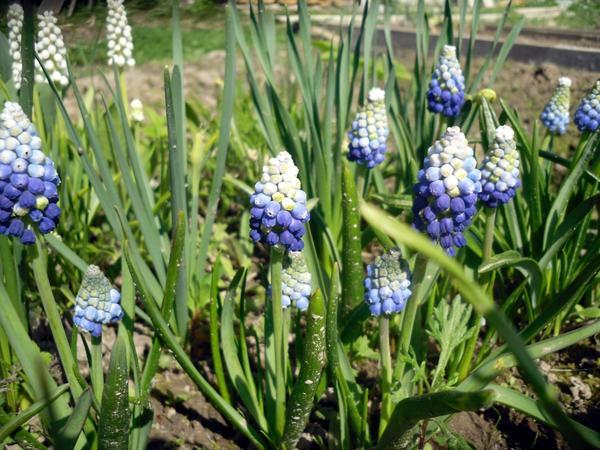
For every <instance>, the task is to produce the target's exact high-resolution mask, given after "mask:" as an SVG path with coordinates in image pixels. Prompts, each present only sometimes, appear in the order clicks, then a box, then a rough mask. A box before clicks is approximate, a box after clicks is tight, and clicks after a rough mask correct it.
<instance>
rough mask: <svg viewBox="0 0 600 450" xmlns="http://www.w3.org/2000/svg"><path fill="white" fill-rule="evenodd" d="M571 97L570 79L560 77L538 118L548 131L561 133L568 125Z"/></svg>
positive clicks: (564, 131)
mask: <svg viewBox="0 0 600 450" xmlns="http://www.w3.org/2000/svg"><path fill="white" fill-rule="evenodd" d="M570 99H571V79H570V78H568V77H560V78H559V79H558V85H557V86H556V90H555V91H554V94H553V95H552V98H551V99H550V101H549V102H548V104H546V106H545V107H544V110H543V111H542V114H541V115H540V120H541V121H542V123H543V124H544V125H545V126H546V128H548V130H549V131H550V133H552V134H558V135H563V134H565V133H566V131H567V126H568V125H569V103H570Z"/></svg>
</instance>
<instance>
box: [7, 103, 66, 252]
mask: <svg viewBox="0 0 600 450" xmlns="http://www.w3.org/2000/svg"><path fill="white" fill-rule="evenodd" d="M59 184H60V178H59V176H58V174H57V172H56V169H55V168H54V162H52V160H51V159H50V158H48V157H47V156H46V155H45V154H44V152H43V151H42V141H41V139H40V137H39V136H38V133H37V131H36V129H35V126H34V125H33V124H32V123H31V122H30V121H29V119H28V118H27V116H26V115H25V113H24V112H23V110H22V109H21V107H20V106H19V104H18V103H13V102H6V103H5V104H4V110H3V111H2V113H1V114H0V234H3V235H5V236H14V237H18V238H19V239H20V240H21V242H22V243H23V244H33V243H34V242H35V234H34V232H33V229H32V228H37V229H38V230H39V232H40V233H42V234H46V233H50V232H51V231H53V230H54V229H55V228H56V224H57V222H58V219H59V218H60V208H59V207H58V205H57V204H56V202H57V201H58V191H57V186H58V185H59Z"/></svg>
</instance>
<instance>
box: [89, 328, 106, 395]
mask: <svg viewBox="0 0 600 450" xmlns="http://www.w3.org/2000/svg"><path fill="white" fill-rule="evenodd" d="M90 377H91V379H92V387H93V388H94V395H95V396H96V400H98V401H99V402H101V401H102V391H103V390H104V369H103V367H102V335H100V336H92V367H91V368H90Z"/></svg>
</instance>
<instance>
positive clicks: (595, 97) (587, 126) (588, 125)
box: [573, 78, 600, 133]
mask: <svg viewBox="0 0 600 450" xmlns="http://www.w3.org/2000/svg"><path fill="white" fill-rule="evenodd" d="M573 122H575V125H577V129H578V130H579V131H590V132H592V133H593V132H595V131H597V130H598V127H599V126H600V78H599V79H598V80H597V81H596V84H595V85H594V87H593V88H592V90H591V91H590V92H588V94H587V95H586V96H585V97H583V100H581V103H580V104H579V106H578V107H577V111H575V117H574V118H573Z"/></svg>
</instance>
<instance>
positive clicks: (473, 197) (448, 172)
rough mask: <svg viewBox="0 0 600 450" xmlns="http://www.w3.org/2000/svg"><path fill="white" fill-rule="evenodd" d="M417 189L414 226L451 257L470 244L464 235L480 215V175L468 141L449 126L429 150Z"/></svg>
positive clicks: (414, 204)
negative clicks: (478, 213) (476, 215)
mask: <svg viewBox="0 0 600 450" xmlns="http://www.w3.org/2000/svg"><path fill="white" fill-rule="evenodd" d="M418 176H419V181H418V182H417V183H416V184H415V186H414V196H415V198H414V202H413V209H412V210H413V226H414V227H415V228H417V229H418V230H420V231H422V232H426V233H427V234H428V235H429V236H430V237H431V239H432V240H433V241H435V242H438V243H439V244H440V245H441V246H442V247H443V248H444V250H446V252H447V253H448V254H449V255H451V256H452V255H454V254H455V249H454V247H463V246H464V245H466V243H467V241H466V239H465V237H464V236H463V232H464V231H465V229H466V228H467V227H468V226H469V224H470V223H471V220H472V219H473V216H474V215H475V213H476V212H477V209H476V203H477V196H478V194H479V193H480V192H481V181H480V180H481V172H480V171H479V170H478V169H477V161H476V160H475V157H474V152H473V149H472V148H471V147H469V143H468V142H467V138H466V137H465V135H464V134H463V133H462V132H461V131H460V128H458V127H449V128H448V129H447V130H446V132H445V133H444V134H443V135H442V137H441V139H440V140H439V141H436V142H435V143H434V144H433V145H432V146H431V147H429V150H428V151H427V157H426V158H425V161H424V168H423V169H421V170H420V171H419V175H418Z"/></svg>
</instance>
